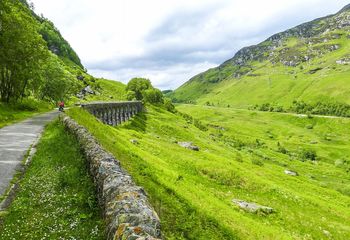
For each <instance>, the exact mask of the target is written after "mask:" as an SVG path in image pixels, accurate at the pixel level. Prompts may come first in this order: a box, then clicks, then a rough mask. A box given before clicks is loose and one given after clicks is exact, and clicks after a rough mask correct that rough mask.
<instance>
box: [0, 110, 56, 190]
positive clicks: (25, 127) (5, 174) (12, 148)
mask: <svg viewBox="0 0 350 240" xmlns="http://www.w3.org/2000/svg"><path fill="white" fill-rule="evenodd" d="M56 116H58V111H52V112H49V113H45V114H40V115H37V116H35V117H32V118H30V119H27V120H25V121H22V122H19V123H16V124H12V125H9V126H6V127H3V128H1V129H0V196H1V195H3V194H4V193H5V191H6V189H7V188H8V187H9V185H10V182H11V180H12V178H13V176H14V175H15V174H16V170H17V169H19V168H20V166H21V164H22V162H23V160H24V157H25V156H26V154H27V152H28V150H29V149H30V148H31V146H32V145H33V143H35V141H37V139H38V138H39V137H40V136H41V133H42V132H43V130H44V127H45V125H46V124H47V123H49V122H50V121H52V120H53V119H54V118H55V117H56Z"/></svg>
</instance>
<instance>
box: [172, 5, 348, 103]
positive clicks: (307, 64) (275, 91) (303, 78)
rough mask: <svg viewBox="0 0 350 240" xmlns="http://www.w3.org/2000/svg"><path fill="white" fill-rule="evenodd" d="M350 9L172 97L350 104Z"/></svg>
mask: <svg viewBox="0 0 350 240" xmlns="http://www.w3.org/2000/svg"><path fill="white" fill-rule="evenodd" d="M349 50H350V5H347V6H345V7H344V8H343V9H342V10H341V11H339V12H338V13H336V14H334V15H330V16H326V17H323V18H319V19H315V20H313V21H311V22H307V23H304V24H301V25H299V26H296V27H294V28H292V29H289V30H287V31H284V32H281V33H278V34H275V35H273V36H271V37H269V38H268V39H266V40H265V41H263V42H262V43H260V44H258V45H254V46H250V47H245V48H243V49H241V50H239V51H238V52H237V53H236V54H235V55H234V57H233V58H231V59H229V60H227V61H225V62H224V63H223V64H221V65H220V66H218V67H216V68H213V69H209V70H207V71H206V72H203V73H200V74H198V75H197V76H194V77H193V78H191V79H190V80H189V81H188V82H186V83H185V84H184V85H182V86H181V87H179V88H178V89H176V90H175V91H174V92H172V93H170V94H169V96H170V97H171V98H172V99H173V101H174V102H188V103H198V104H208V105H218V106H227V105H230V106H235V107H244V108H245V107H249V106H252V105H255V104H263V103H268V104H276V105H282V106H290V105H291V104H292V103H293V101H294V102H295V101H305V102H308V103H310V104H311V103H316V102H318V101H324V102H339V103H344V104H350V79H349V78H350V65H349V64H350V53H349Z"/></svg>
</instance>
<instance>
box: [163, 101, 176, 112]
mask: <svg viewBox="0 0 350 240" xmlns="http://www.w3.org/2000/svg"><path fill="white" fill-rule="evenodd" d="M164 107H165V109H166V110H167V111H169V112H172V113H176V109H175V106H174V104H173V103H172V102H171V100H170V99H169V98H164Z"/></svg>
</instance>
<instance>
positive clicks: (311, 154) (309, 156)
mask: <svg viewBox="0 0 350 240" xmlns="http://www.w3.org/2000/svg"><path fill="white" fill-rule="evenodd" d="M299 157H300V158H301V160H303V161H305V160H311V161H316V158H317V154H316V151H315V150H313V149H301V150H300V152H299Z"/></svg>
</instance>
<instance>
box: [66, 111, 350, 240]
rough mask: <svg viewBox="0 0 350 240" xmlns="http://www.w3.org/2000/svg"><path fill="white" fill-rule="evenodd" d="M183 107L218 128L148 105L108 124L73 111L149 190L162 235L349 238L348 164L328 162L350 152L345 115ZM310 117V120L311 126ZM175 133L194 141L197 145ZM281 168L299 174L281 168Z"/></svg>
mask: <svg viewBox="0 0 350 240" xmlns="http://www.w3.org/2000/svg"><path fill="white" fill-rule="evenodd" d="M180 109H181V111H184V112H188V113H191V114H192V113H193V115H194V116H196V117H197V118H200V119H202V121H203V122H204V123H205V122H206V121H208V122H210V123H211V124H214V125H218V126H220V127H218V126H215V127H209V130H208V131H200V130H199V129H198V128H196V127H195V126H194V125H193V124H190V123H188V122H187V121H186V120H185V119H184V118H182V117H180V116H179V115H174V114H171V113H169V112H165V111H163V110H161V109H156V108H148V111H147V113H145V114H143V115H140V116H138V117H136V118H135V119H134V120H133V121H131V122H129V123H126V124H124V125H122V126H119V127H116V128H113V127H110V126H106V125H103V124H101V123H100V122H99V121H97V120H96V119H94V118H93V117H92V116H90V115H89V114H87V113H86V112H84V111H83V110H81V109H72V110H70V111H69V114H70V115H71V116H72V117H74V118H75V119H76V120H77V121H78V122H79V123H80V124H83V125H85V126H86V127H87V128H88V129H89V130H90V131H91V132H92V133H93V134H94V135H95V136H96V137H97V138H98V139H99V140H100V141H101V143H102V145H103V146H104V147H105V148H107V149H108V150H109V151H111V152H112V153H113V154H115V155H116V157H117V158H118V159H120V160H121V163H122V166H123V167H124V168H126V169H127V170H128V171H129V172H130V173H131V174H132V176H133V177H134V179H135V180H136V182H137V183H138V184H140V185H142V186H143V187H144V188H145V189H146V191H147V193H148V194H149V195H150V199H151V202H152V204H153V206H154V207H155V209H156V211H157V212H158V214H159V215H160V218H161V221H162V226H163V232H164V233H165V235H166V238H167V239H236V238H241V239H311V238H313V239H327V238H328V237H327V236H326V234H328V233H327V232H329V234H331V236H332V237H333V238H334V239H348V238H350V235H349V233H350V224H349V222H350V214H349V213H350V211H349V210H350V209H349V207H350V197H349V194H350V189H349V184H350V177H349V174H348V172H346V170H347V169H348V168H349V165H346V163H343V164H340V165H339V166H338V167H336V166H335V165H334V161H335V160H336V159H338V158H347V159H348V158H349V156H350V150H349V149H350V148H349V145H350V142H349V140H348V138H347V136H348V135H349V125H350V121H349V120H346V119H316V118H314V119H302V118H297V117H293V116H289V115H281V114H273V113H251V112H248V111H235V110H229V109H221V108H201V107H194V106H180ZM310 124H312V125H314V128H313V129H309V130H307V129H306V126H307V125H310ZM221 127H223V128H224V129H225V130H222V129H221V130H220V128H221ZM325 136H327V139H328V140H325ZM131 139H137V141H138V144H136V145H135V144H132V143H131V142H130V140H131ZM256 139H260V140H259V142H260V144H259V145H258V144H257V141H256ZM176 141H192V142H194V143H195V144H196V145H198V146H199V147H200V151H199V152H195V151H191V150H188V149H184V148H182V147H180V146H178V144H176ZM277 141H279V142H280V143H281V144H282V145H283V146H285V147H286V148H287V149H288V150H289V151H290V152H292V153H293V152H298V151H299V150H300V149H299V148H307V149H308V148H312V149H315V150H316V152H317V155H318V156H319V161H318V162H317V163H314V164H313V163H311V162H310V161H306V162H302V161H300V160H298V159H294V160H292V159H290V157H289V156H288V155H285V154H282V153H279V152H277ZM310 141H317V142H318V144H315V145H311V144H310ZM236 143H240V144H238V145H239V147H237V144H236ZM262 143H265V144H262ZM253 162H254V163H257V162H259V163H262V164H263V166H259V165H256V164H253ZM285 169H291V170H294V171H298V172H299V174H300V176H298V177H290V176H288V175H285V174H284V172H283V171H284V170H285ZM233 198H239V199H244V200H247V201H254V202H257V203H260V204H263V205H267V206H271V207H273V208H274V209H275V210H276V213H274V214H272V215H269V216H257V215H254V214H249V213H245V212H243V211H241V210H239V209H238V208H237V207H236V206H234V205H233V204H232V203H231V200H232V199H233Z"/></svg>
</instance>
